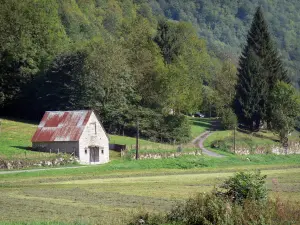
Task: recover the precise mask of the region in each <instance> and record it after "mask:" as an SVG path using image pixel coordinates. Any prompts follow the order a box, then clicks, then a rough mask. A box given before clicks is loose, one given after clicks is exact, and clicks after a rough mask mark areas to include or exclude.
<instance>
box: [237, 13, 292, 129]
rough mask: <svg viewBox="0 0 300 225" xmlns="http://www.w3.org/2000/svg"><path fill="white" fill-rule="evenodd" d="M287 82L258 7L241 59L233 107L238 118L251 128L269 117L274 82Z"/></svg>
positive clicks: (255, 127) (257, 126)
mask: <svg viewBox="0 0 300 225" xmlns="http://www.w3.org/2000/svg"><path fill="white" fill-rule="evenodd" d="M278 80H279V81H285V82H289V78H288V76H287V72H286V71H285V69H284V68H283V66H282V63H281V60H280V59H279V57H278V53H277V50H276V49H275V47H274V45H273V43H272V40H271V35H270V33H269V31H268V26H267V24H266V21H265V19H264V16H263V12H262V10H261V8H260V7H258V8H257V11H256V13H255V15H254V18H253V22H252V24H251V28H250V30H249V33H248V36H247V45H246V46H245V47H244V50H243V53H242V56H241V58H240V63H239V70H238V84H237V89H236V90H237V92H236V105H235V110H236V113H237V115H238V118H239V121H240V122H243V123H244V124H245V125H247V126H249V128H250V129H251V130H252V131H254V130H258V129H259V128H260V124H261V122H262V121H267V122H268V121H269V120H270V119H271V108H272V104H273V103H274V102H272V101H270V100H269V95H270V93H271V91H272V90H273V88H274V84H275V83H276V82H277V81H278Z"/></svg>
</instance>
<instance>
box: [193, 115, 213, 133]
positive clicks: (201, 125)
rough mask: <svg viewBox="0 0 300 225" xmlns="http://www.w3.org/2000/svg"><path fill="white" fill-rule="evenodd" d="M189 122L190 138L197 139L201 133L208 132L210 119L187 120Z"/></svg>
mask: <svg viewBox="0 0 300 225" xmlns="http://www.w3.org/2000/svg"><path fill="white" fill-rule="evenodd" d="M189 120H190V122H191V125H192V126H191V135H192V138H196V137H198V136H199V135H200V134H201V133H204V132H205V131H207V130H209V128H210V126H211V119H209V118H198V117H195V118H191V117H190V118H189Z"/></svg>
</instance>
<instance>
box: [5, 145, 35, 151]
mask: <svg viewBox="0 0 300 225" xmlns="http://www.w3.org/2000/svg"><path fill="white" fill-rule="evenodd" d="M10 147H13V148H18V149H21V150H27V151H32V152H34V151H33V149H32V147H29V146H28V147H24V146H10Z"/></svg>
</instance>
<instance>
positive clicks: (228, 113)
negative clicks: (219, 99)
mask: <svg viewBox="0 0 300 225" xmlns="http://www.w3.org/2000/svg"><path fill="white" fill-rule="evenodd" d="M219 115H220V117H221V124H222V126H223V128H224V129H226V130H230V129H234V128H235V127H236V126H237V117H236V115H235V113H234V112H233V111H232V109H230V108H223V109H222V110H220V113H219Z"/></svg>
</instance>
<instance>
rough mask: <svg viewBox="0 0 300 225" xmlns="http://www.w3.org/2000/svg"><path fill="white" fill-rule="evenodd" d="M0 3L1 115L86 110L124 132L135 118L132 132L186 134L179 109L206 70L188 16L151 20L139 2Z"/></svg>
mask: <svg viewBox="0 0 300 225" xmlns="http://www.w3.org/2000/svg"><path fill="white" fill-rule="evenodd" d="M1 5H2V6H3V7H1V9H0V10H1V16H0V25H1V26H0V27H1V28H0V29H1V34H0V46H1V47H0V104H1V115H9V116H16V117H23V118H30V119H33V120H39V118H40V117H41V115H42V114H43V112H44V111H45V110H75V109H93V110H95V112H96V113H97V114H98V115H100V118H101V120H102V123H103V124H104V126H105V128H106V130H107V131H108V132H109V133H119V134H120V133H122V134H125V133H126V134H128V135H133V134H134V133H135V125H134V124H135V122H136V118H137V117H141V128H142V129H141V131H142V132H141V134H142V137H145V138H149V139H152V140H161V141H166V142H174V141H175V142H180V141H183V142H184V141H186V140H188V138H189V136H190V131H189V130H190V128H189V125H188V122H187V120H185V119H184V118H183V117H182V116H181V114H182V113H186V112H193V111H196V110H198V109H199V107H200V106H201V103H202V83H203V79H204V77H210V76H211V75H212V74H213V73H214V71H213V69H212V68H211V60H210V59H211V58H212V57H211V56H210V54H209V53H208V51H207V49H206V44H205V42H204V41H203V40H201V39H199V38H198V36H197V33H196V31H195V29H194V28H193V27H192V25H191V24H188V23H184V22H182V23H175V22H171V21H167V20H164V19H163V18H160V19H159V18H158V17H157V16H155V15H154V14H153V13H152V9H151V7H150V5H149V4H148V3H147V2H144V1H131V0H126V1H107V0H103V1H102V0H101V1H99V0H89V1H88V2H87V3H86V4H84V3H83V1H74V0H71V1H54V0H53V1H52V0H51V1H38V2H36V1H33V0H26V1H23V2H22V3H20V4H19V3H18V2H17V1H6V0H2V2H1ZM32 7H34V8H35V9H36V10H34V11H32V10H31V9H32ZM157 21H159V22H157ZM167 51H170V54H171V55H170V56H167V54H169V53H167ZM20 109H22V110H20ZM170 111H173V112H174V115H170V116H169V115H168V114H169V113H170ZM139 114H140V115H139ZM147 116H149V118H147ZM150 119H151V120H152V121H150ZM147 120H148V121H147Z"/></svg>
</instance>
